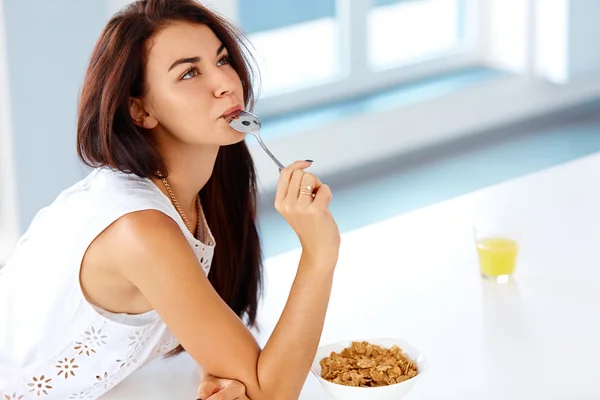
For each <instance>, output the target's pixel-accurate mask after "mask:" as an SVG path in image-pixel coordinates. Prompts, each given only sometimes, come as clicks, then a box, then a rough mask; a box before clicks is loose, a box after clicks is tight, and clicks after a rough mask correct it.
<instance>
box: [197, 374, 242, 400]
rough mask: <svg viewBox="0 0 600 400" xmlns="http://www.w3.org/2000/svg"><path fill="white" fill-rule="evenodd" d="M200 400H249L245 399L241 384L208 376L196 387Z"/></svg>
mask: <svg viewBox="0 0 600 400" xmlns="http://www.w3.org/2000/svg"><path fill="white" fill-rule="evenodd" d="M198 399H201V400H250V399H249V398H248V397H246V386H244V384H243V383H242V382H239V381H234V380H230V379H221V378H217V377H216V376H212V375H209V376H207V377H206V378H204V379H203V380H202V382H200V385H199V386H198Z"/></svg>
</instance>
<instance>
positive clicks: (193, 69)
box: [181, 67, 200, 80]
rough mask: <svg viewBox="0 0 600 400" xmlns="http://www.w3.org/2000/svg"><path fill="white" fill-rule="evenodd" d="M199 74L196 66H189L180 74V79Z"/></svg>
mask: <svg viewBox="0 0 600 400" xmlns="http://www.w3.org/2000/svg"><path fill="white" fill-rule="evenodd" d="M197 75H200V71H199V70H198V68H196V67H191V68H190V69H188V70H187V71H185V73H184V74H183V75H182V76H181V80H188V79H192V78H193V77H195V76H197Z"/></svg>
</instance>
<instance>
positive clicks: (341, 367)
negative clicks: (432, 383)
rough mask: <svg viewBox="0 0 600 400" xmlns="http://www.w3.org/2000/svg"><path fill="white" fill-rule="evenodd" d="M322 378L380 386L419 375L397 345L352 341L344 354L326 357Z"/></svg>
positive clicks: (343, 383)
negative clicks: (386, 347)
mask: <svg viewBox="0 0 600 400" xmlns="http://www.w3.org/2000/svg"><path fill="white" fill-rule="evenodd" d="M319 364H320V365H321V377H322V378H323V379H325V380H327V381H330V382H333V383H337V384H339V385H346V386H357V387H377V386H387V385H393V384H394V383H399V382H403V381H406V380H408V379H410V378H412V377H414V376H416V375H417V372H418V371H417V366H416V365H415V363H414V361H412V360H410V359H409V358H408V357H406V356H405V355H404V354H403V353H402V350H401V349H400V348H399V347H398V346H396V345H394V346H392V347H391V348H390V349H385V348H382V347H379V346H377V345H374V344H370V343H368V342H352V346H350V347H346V348H345V349H344V350H342V352H341V353H336V352H332V353H331V355H330V356H329V357H325V358H323V359H322V360H321V361H320V362H319Z"/></svg>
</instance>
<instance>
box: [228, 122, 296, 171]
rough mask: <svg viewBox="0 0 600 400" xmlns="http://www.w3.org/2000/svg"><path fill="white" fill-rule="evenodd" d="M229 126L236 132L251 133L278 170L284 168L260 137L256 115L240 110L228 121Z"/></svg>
mask: <svg viewBox="0 0 600 400" xmlns="http://www.w3.org/2000/svg"><path fill="white" fill-rule="evenodd" d="M229 126H231V127H232V128H233V129H235V130H236V131H238V132H242V133H249V134H251V135H253V136H254V137H255V138H256V140H258V144H260V147H262V148H263V150H264V151H265V153H267V154H268V155H269V157H271V160H273V162H275V164H277V166H278V167H279V171H281V170H282V169H283V168H285V167H284V166H283V164H282V163H280V162H279V160H278V159H277V158H276V157H275V156H274V155H273V153H271V151H270V150H269V149H268V148H267V146H265V144H264V143H263V141H262V139H261V138H260V126H261V124H260V119H258V117H257V116H256V115H254V114H252V113H250V112H248V111H240V113H239V114H238V116H237V117H235V118H233V119H232V120H231V122H229Z"/></svg>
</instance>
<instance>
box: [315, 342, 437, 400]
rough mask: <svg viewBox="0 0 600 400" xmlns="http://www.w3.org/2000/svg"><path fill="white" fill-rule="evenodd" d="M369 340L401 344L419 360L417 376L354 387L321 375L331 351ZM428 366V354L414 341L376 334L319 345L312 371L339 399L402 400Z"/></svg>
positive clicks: (417, 361)
mask: <svg viewBox="0 0 600 400" xmlns="http://www.w3.org/2000/svg"><path fill="white" fill-rule="evenodd" d="M362 341H365V342H369V343H371V344H376V345H378V346H381V347H384V348H387V349H389V348H390V347H392V346H393V345H397V346H398V347H400V348H401V349H402V352H403V353H404V354H406V355H407V356H408V357H409V358H410V359H411V360H413V361H415V363H416V364H417V369H418V373H417V376H415V377H413V378H411V379H409V380H407V381H404V382H400V383H395V384H393V385H388V386H379V387H372V388H371V387H354V386H344V385H339V384H337V383H333V382H329V381H326V380H325V379H323V378H321V365H320V364H319V362H320V361H321V360H322V359H323V358H325V357H329V356H330V355H331V352H332V351H335V352H336V353H340V352H341V351H342V350H343V349H344V348H346V347H350V346H351V345H352V342H362ZM426 370H427V362H426V361H425V357H423V355H422V354H421V353H420V352H419V350H417V349H415V348H414V347H413V346H411V345H410V343H407V342H405V341H404V340H401V339H394V338H372V339H356V340H346V341H343V342H337V343H332V344H328V345H325V346H321V347H319V348H318V349H317V354H316V356H315V360H314V362H313V365H312V368H311V369H310V371H311V372H312V373H313V374H314V375H315V376H316V377H317V380H318V381H319V383H320V384H321V386H323V389H325V391H326V392H327V393H328V394H329V395H330V396H332V397H333V398H334V399H338V400H398V399H401V398H402V397H404V396H406V394H408V392H410V390H411V389H412V388H413V386H414V385H415V383H417V379H419V378H420V377H421V375H423V373H424V372H425V371H426Z"/></svg>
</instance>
